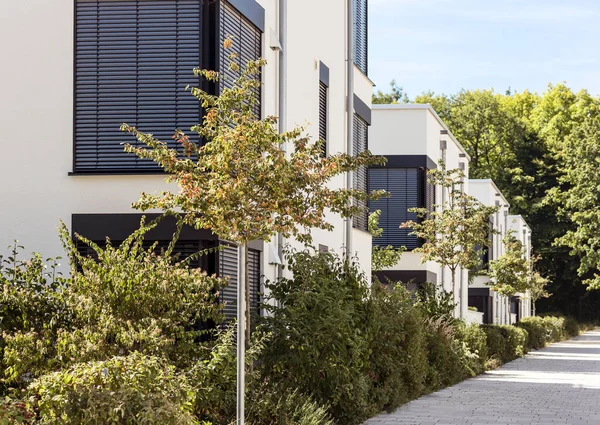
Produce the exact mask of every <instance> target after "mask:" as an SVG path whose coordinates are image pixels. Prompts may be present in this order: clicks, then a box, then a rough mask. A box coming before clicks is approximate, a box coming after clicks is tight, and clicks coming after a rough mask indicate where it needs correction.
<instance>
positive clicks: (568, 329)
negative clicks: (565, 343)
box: [565, 316, 580, 337]
mask: <svg viewBox="0 0 600 425" xmlns="http://www.w3.org/2000/svg"><path fill="white" fill-rule="evenodd" d="M579 333H580V330H579V323H577V320H575V319H573V318H572V317H571V316H567V317H565V334H566V336H568V337H575V336H577V335H579Z"/></svg>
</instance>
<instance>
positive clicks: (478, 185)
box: [468, 179, 513, 324]
mask: <svg viewBox="0 0 600 425" xmlns="http://www.w3.org/2000/svg"><path fill="white" fill-rule="evenodd" d="M468 193H469V195H471V196H473V197H475V198H477V199H478V200H479V201H480V202H481V203H483V204H484V205H487V206H495V205H499V206H500V208H499V210H498V212H497V213H496V214H494V230H496V232H497V233H496V234H494V235H493V252H492V253H493V255H492V256H491V258H490V261H495V260H497V259H498V258H500V256H502V254H504V244H503V243H502V239H503V238H504V236H505V235H506V233H507V229H508V225H509V219H508V217H509V215H508V214H509V208H510V205H509V203H508V201H507V200H506V198H505V197H504V195H502V192H500V190H499V189H498V187H497V186H496V184H495V183H494V182H493V181H492V180H489V179H485V180H473V179H471V180H469V191H468ZM492 285H493V282H492V281H491V279H490V277H489V276H475V277H474V279H473V284H472V287H474V288H489V287H491V286H492ZM490 293H491V294H493V297H494V301H493V308H494V311H493V314H492V317H493V320H494V323H498V324H508V323H512V322H513V320H512V319H511V316H510V299H509V297H506V296H502V295H499V294H497V293H496V292H494V291H492V290H491V288H490Z"/></svg>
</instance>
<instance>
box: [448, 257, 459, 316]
mask: <svg viewBox="0 0 600 425" xmlns="http://www.w3.org/2000/svg"><path fill="white" fill-rule="evenodd" d="M450 271H451V272H452V299H453V300H454V308H456V306H457V305H458V316H459V317H460V296H459V302H456V269H455V268H451V269H450Z"/></svg>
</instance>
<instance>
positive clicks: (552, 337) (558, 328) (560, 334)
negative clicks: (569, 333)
mask: <svg viewBox="0 0 600 425" xmlns="http://www.w3.org/2000/svg"><path fill="white" fill-rule="evenodd" d="M542 320H543V321H544V324H545V326H546V329H547V330H548V333H549V338H548V341H549V342H556V341H562V340H563V339H564V338H565V336H566V332H565V319H564V317H558V316H545V317H542Z"/></svg>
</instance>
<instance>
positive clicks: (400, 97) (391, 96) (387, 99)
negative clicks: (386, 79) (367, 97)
mask: <svg viewBox="0 0 600 425" xmlns="http://www.w3.org/2000/svg"><path fill="white" fill-rule="evenodd" d="M372 100H373V104H393V103H409V102H410V100H409V99H408V95H407V94H406V93H404V89H403V88H402V87H399V86H398V84H396V80H392V81H391V82H390V92H389V93H384V92H382V91H381V90H377V93H374V94H373V97H372Z"/></svg>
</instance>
